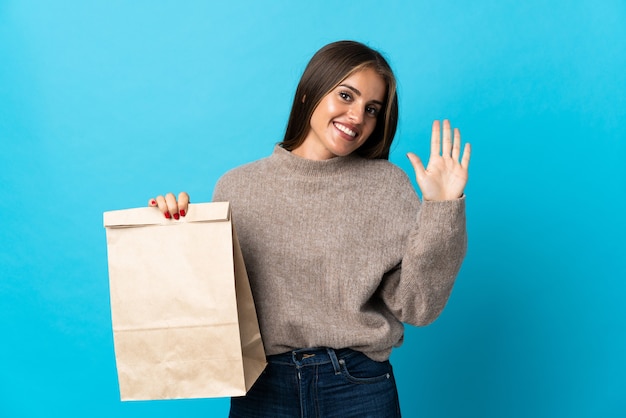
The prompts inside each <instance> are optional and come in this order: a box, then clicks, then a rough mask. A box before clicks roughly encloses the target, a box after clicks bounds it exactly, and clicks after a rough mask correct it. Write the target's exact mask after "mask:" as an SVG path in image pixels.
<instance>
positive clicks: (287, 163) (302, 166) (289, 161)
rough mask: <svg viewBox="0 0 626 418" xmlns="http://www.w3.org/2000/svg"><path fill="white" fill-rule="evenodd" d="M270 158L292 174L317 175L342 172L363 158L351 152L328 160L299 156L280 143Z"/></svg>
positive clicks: (330, 174)
mask: <svg viewBox="0 0 626 418" xmlns="http://www.w3.org/2000/svg"><path fill="white" fill-rule="evenodd" d="M270 158H271V160H273V161H274V162H275V163H276V164H277V165H278V166H279V168H280V169H284V170H286V171H289V172H290V173H291V174H300V175H304V176H316V177H323V176H332V175H336V174H340V173H341V172H343V171H345V170H346V169H347V168H348V167H350V166H351V165H353V164H354V163H356V162H357V161H359V160H361V159H362V158H361V157H359V156H356V155H352V154H351V155H347V156H345V157H334V158H330V159H328V160H321V161H318V160H309V159H306V158H302V157H299V156H297V155H295V154H294V153H292V152H291V151H287V150H286V149H284V148H283V147H281V146H280V145H276V146H275V147H274V152H273V153H272V155H271V157H270Z"/></svg>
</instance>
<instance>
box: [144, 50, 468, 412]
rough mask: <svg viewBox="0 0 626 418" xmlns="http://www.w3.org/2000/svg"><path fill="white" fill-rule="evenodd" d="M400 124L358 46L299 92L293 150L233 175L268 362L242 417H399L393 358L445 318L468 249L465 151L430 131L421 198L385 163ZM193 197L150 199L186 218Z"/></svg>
mask: <svg viewBox="0 0 626 418" xmlns="http://www.w3.org/2000/svg"><path fill="white" fill-rule="evenodd" d="M397 119H398V101H397V95H396V82H395V77H394V75H393V72H392V71H391V68H390V67H389V65H388V64H387V62H386V61H385V59H384V58H383V57H382V56H381V55H380V54H379V53H378V52H376V51H374V50H372V49H370V48H369V47H367V46H365V45H363V44H360V43H357V42H351V41H342V42H335V43H332V44H329V45H327V46H325V47H324V48H322V49H321V50H320V51H318V52H317V53H316V54H315V55H314V56H313V58H312V59H311V61H310V62H309V64H308V66H307V68H306V69H305V71H304V73H303V75H302V79H301V80H300V83H299V85H298V88H297V90H296V94H295V97H294V102H293V106H292V110H291V115H290V117H289V123H288V126H287V130H286V133H285V138H284V140H283V141H282V142H281V143H280V144H278V145H277V146H276V147H275V148H274V152H273V153H272V154H271V155H270V156H269V157H267V158H264V159H261V160H259V161H256V162H254V163H251V164H247V165H244V166H242V167H239V168H236V169H234V170H231V171H230V172H228V173H226V174H225V175H224V176H223V177H222V178H221V179H220V180H219V181H218V183H217V185H216V188H215V192H214V200H215V201H229V202H231V207H232V213H233V220H234V223H235V226H236V229H237V233H238V236H239V241H240V245H241V248H242V251H243V255H244V259H245V262H246V267H247V270H248V276H249V278H250V284H251V286H252V291H253V295H254V298H255V303H256V307H257V311H258V316H259V325H260V328H261V334H262V337H263V342H264V345H265V350H266V354H267V356H268V367H267V368H266V370H265V371H264V373H263V374H262V375H261V377H260V378H259V380H258V381H257V382H256V383H255V385H254V386H253V387H252V389H251V390H250V391H249V393H248V394H247V395H246V396H245V397H241V398H233V399H232V401H231V416H232V417H299V416H302V417H308V416H315V417H317V416H321V417H368V416H371V417H397V416H400V408H399V404H398V397H397V390H396V385H395V380H394V377H393V372H392V368H391V365H390V364H389V361H388V359H389V356H390V353H391V349H392V347H394V346H398V345H400V344H401V343H402V338H403V325H402V323H403V322H406V323H410V324H414V325H427V324H428V323H430V322H432V321H433V320H434V319H435V318H436V317H437V316H438V315H439V314H440V313H441V311H442V309H443V308H444V306H445V304H446V301H447V299H448V297H449V295H450V292H451V290H452V286H453V284H454V280H455V277H456V275H457V273H458V271H459V268H460V266H461V262H462V260H463V257H464V254H465V249H466V230H465V199H464V195H463V190H464V187H465V184H466V182H467V169H468V164H469V159H470V148H469V144H466V145H465V148H464V150H463V153H462V157H461V149H460V148H461V139H460V133H459V131H458V130H456V129H455V130H454V133H453V134H452V132H451V128H450V124H449V122H448V121H444V123H443V136H442V137H441V132H440V130H441V128H440V124H439V122H438V121H436V122H434V123H433V130H432V140H431V156H430V160H429V162H428V166H427V168H426V169H425V168H424V166H423V164H422V162H421V160H420V159H419V158H418V157H417V156H416V155H414V154H412V153H410V154H409V159H410V160H411V163H412V165H413V167H414V169H415V173H416V179H417V184H418V186H419V188H420V190H421V192H422V198H423V202H420V199H419V198H418V196H417V194H416V192H415V190H414V189H413V187H412V184H411V182H410V180H409V178H408V177H407V175H406V174H405V173H404V172H403V171H402V170H400V169H399V168H398V167H396V166H395V165H393V164H391V163H390V162H388V161H387V158H388V156H389V149H390V146H391V143H392V140H393V137H394V134H395V130H396V125H397ZM188 202H189V197H188V195H187V194H186V193H181V194H180V195H179V196H178V201H177V200H176V198H175V196H174V195H172V194H171V193H170V194H167V195H166V196H159V197H157V198H156V199H152V200H151V202H150V204H151V205H152V206H157V207H158V208H159V209H160V210H161V211H162V212H163V214H164V216H166V217H167V218H170V217H174V218H175V219H178V218H179V216H184V215H185V213H186V211H187V209H188V206H187V205H188Z"/></svg>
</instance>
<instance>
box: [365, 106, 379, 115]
mask: <svg viewBox="0 0 626 418" xmlns="http://www.w3.org/2000/svg"><path fill="white" fill-rule="evenodd" d="M365 111H366V112H367V113H368V114H369V115H370V116H378V109H377V108H375V107H371V106H369V107H367V108H366V109H365Z"/></svg>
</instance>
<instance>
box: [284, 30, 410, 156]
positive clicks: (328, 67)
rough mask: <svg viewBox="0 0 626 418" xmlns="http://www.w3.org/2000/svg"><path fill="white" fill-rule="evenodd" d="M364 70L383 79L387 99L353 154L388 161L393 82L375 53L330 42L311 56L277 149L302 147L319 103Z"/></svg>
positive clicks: (363, 47) (394, 101) (395, 115)
mask: <svg viewBox="0 0 626 418" xmlns="http://www.w3.org/2000/svg"><path fill="white" fill-rule="evenodd" d="M365 68H371V69H373V70H374V71H376V72H377V73H378V74H379V75H380V76H381V77H382V78H383V80H384V81H385V84H386V85H387V95H386V98H385V102H384V104H383V109H382V111H381V112H380V113H379V114H378V117H377V119H376V127H375V128H374V131H373V132H372V134H371V135H370V137H369V138H367V140H366V141H365V143H364V144H363V145H361V146H360V147H359V148H358V149H357V150H356V151H355V153H356V154H358V155H360V156H362V157H364V158H372V159H374V158H378V159H389V149H390V148H391V142H392V141H393V137H394V135H395V133H396V127H397V125H398V95H397V91H396V78H395V76H394V75H393V71H392V70H391V67H390V66H389V64H388V63H387V61H386V60H385V58H384V57H383V56H382V55H381V54H380V53H379V52H378V51H375V50H373V49H371V48H370V47H368V46H366V45H363V44H361V43H359V42H354V41H339V42H333V43H331V44H328V45H326V46H324V47H323V48H322V49H320V50H319V51H317V52H316V53H315V55H313V58H311V61H309V64H308V65H307V67H306V68H305V70H304V73H303V74H302V78H300V83H299V84H298V88H297V89H296V94H295V96H294V99H293V105H292V107H291V113H290V115H289V121H288V123H287V129H286V131H285V137H284V138H283V141H282V142H281V143H280V145H281V146H282V147H283V148H285V149H287V150H289V151H293V150H294V149H296V148H298V147H299V146H300V145H302V143H303V142H304V139H305V138H306V136H307V134H308V133H309V130H310V128H311V125H310V123H311V116H312V115H313V112H314V111H315V108H317V106H318V104H319V103H320V101H321V100H322V99H323V98H324V97H325V96H326V95H327V94H328V93H330V92H331V91H332V90H333V89H335V88H336V87H337V86H338V85H339V84H340V83H341V82H342V81H343V80H345V79H346V78H347V77H349V76H350V75H352V74H353V73H355V72H357V71H360V70H363V69H365Z"/></svg>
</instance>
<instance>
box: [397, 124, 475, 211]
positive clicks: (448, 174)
mask: <svg viewBox="0 0 626 418" xmlns="http://www.w3.org/2000/svg"><path fill="white" fill-rule="evenodd" d="M470 153H471V147H470V144H469V143H466V144H465V147H464V149H463V156H462V157H461V132H460V131H459V130H458V129H456V128H455V129H454V140H453V139H452V133H451V129H450V121H448V120H444V121H443V138H442V136H441V130H440V126H439V121H438V120H436V121H435V122H433V131H432V136H431V142H430V159H429V160H428V166H427V167H426V168H425V169H424V165H423V164H422V161H421V160H420V158H419V157H418V156H417V155H415V154H413V153H412V152H410V153H408V154H407V156H408V157H409V160H410V161H411V164H412V165H413V168H414V169H415V177H416V180H417V185H418V186H419V188H420V190H421V191H422V197H423V199H424V200H453V199H458V198H459V197H461V196H463V190H464V189H465V185H466V184H467V177H468V167H469V161H470Z"/></svg>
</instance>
